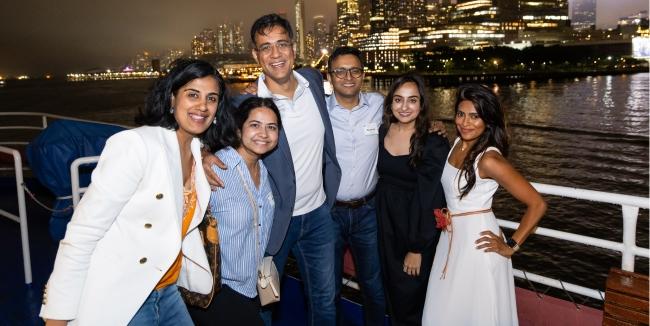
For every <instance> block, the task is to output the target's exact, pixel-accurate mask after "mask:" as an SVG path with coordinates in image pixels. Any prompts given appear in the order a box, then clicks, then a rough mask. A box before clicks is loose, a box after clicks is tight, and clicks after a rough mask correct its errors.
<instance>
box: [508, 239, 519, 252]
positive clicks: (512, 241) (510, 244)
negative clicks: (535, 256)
mask: <svg viewBox="0 0 650 326" xmlns="http://www.w3.org/2000/svg"><path fill="white" fill-rule="evenodd" d="M506 244H507V245H508V247H510V248H512V250H514V251H517V250H519V244H518V243H517V241H515V239H513V238H510V237H508V238H506Z"/></svg>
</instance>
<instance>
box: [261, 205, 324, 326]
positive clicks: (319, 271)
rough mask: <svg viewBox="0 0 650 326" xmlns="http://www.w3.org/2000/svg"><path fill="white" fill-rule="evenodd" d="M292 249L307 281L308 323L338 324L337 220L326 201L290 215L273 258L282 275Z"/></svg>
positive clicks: (319, 324) (305, 282)
mask: <svg viewBox="0 0 650 326" xmlns="http://www.w3.org/2000/svg"><path fill="white" fill-rule="evenodd" d="M289 251H291V253H293V256H294V257H295V258H296V260H297V261H298V268H299V269H300V276H301V277H302V281H303V283H304V287H305V297H307V309H308V312H307V322H308V324H309V325H318V326H322V325H335V324H336V306H335V295H334V291H335V282H334V223H333V222H332V217H331V215H330V210H329V208H328V207H327V204H323V205H321V206H320V207H318V208H317V209H315V210H313V211H311V212H309V213H307V214H303V215H297V216H294V217H292V218H291V222H290V224H289V229H288V230H287V235H286V238H285V239H284V243H283V244H282V247H281V248H280V250H279V251H278V253H277V254H276V255H275V257H273V260H274V261H275V265H276V267H277V268H278V272H279V273H280V275H282V273H283V271H284V265H285V263H286V262H287V257H288V256H289ZM265 319H266V318H265Z"/></svg>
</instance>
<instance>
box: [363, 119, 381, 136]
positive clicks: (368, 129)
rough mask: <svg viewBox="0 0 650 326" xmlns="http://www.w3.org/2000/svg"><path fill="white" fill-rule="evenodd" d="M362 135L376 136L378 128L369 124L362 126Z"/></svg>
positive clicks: (373, 124) (371, 123)
mask: <svg viewBox="0 0 650 326" xmlns="http://www.w3.org/2000/svg"><path fill="white" fill-rule="evenodd" d="M363 134H364V135H366V136H371V135H378V134H379V126H377V124H376V123H374V122H370V123H368V124H366V125H365V126H363Z"/></svg>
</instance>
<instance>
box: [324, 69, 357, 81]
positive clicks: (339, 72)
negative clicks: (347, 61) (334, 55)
mask: <svg viewBox="0 0 650 326" xmlns="http://www.w3.org/2000/svg"><path fill="white" fill-rule="evenodd" d="M348 72H349V73H350V76H352V77H353V78H359V77H361V75H363V69H362V68H357V67H353V68H349V69H346V68H336V69H334V70H330V74H334V75H335V76H336V77H338V78H341V79H343V78H345V77H346V76H347V75H348Z"/></svg>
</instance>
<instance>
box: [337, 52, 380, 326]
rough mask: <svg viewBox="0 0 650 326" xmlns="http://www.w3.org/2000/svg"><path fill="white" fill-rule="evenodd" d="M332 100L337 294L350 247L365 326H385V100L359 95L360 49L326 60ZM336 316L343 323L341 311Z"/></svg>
mask: <svg viewBox="0 0 650 326" xmlns="http://www.w3.org/2000/svg"><path fill="white" fill-rule="evenodd" d="M327 77H328V78H327V79H328V81H329V82H330V83H331V84H332V87H333V90H334V92H333V94H332V95H331V96H329V98H328V99H327V109H328V111H329V116H330V120H331V122H332V130H333V131H334V141H335V143H336V159H337V161H338V162H339V165H340V167H341V172H342V177H341V183H340V185H339V189H338V192H337V194H336V202H335V204H334V207H333V208H332V218H333V219H334V222H335V223H334V224H335V231H336V237H337V239H336V252H335V253H336V263H335V272H336V294H337V297H339V296H340V292H341V274H342V268H343V251H344V249H345V245H346V244H347V245H349V247H350V249H351V252H352V256H353V258H354V264H355V268H356V277H357V280H358V282H359V285H360V287H361V293H362V297H363V310H364V318H365V324H366V325H383V324H384V315H385V309H386V304H385V300H384V289H383V286H382V278H381V267H380V265H379V249H378V245H377V216H376V214H375V203H374V199H373V195H374V192H375V186H376V185H377V153H378V150H379V142H378V141H379V138H378V137H379V136H378V133H379V125H380V124H381V120H382V113H383V102H384V97H383V96H382V95H381V94H379V93H371V92H368V93H362V92H361V86H362V84H363V77H364V73H363V61H362V57H361V53H360V52H359V50H358V49H356V48H352V47H347V46H344V47H339V48H337V49H335V50H334V52H333V53H332V55H331V56H330V58H329V60H328V75H327ZM337 316H338V318H339V324H340V323H341V322H342V320H341V317H342V314H341V309H340V307H339V309H338V313H337Z"/></svg>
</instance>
